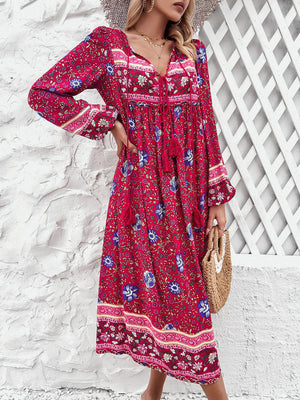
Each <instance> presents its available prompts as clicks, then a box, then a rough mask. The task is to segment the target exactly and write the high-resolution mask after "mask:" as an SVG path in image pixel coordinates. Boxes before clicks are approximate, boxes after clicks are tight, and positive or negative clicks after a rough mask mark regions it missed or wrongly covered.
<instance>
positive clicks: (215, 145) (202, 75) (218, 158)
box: [194, 39, 236, 207]
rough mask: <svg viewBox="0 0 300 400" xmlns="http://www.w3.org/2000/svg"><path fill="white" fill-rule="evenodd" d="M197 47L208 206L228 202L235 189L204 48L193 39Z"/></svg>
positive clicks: (198, 41)
mask: <svg viewBox="0 0 300 400" xmlns="http://www.w3.org/2000/svg"><path fill="white" fill-rule="evenodd" d="M194 41H195V45H196V49H197V63H196V65H197V75H198V83H199V88H200V101H201V105H202V112H203V114H204V116H203V117H204V121H203V125H204V127H203V129H204V135H205V140H206V143H207V151H208V160H209V173H208V199H207V200H208V203H207V204H208V206H209V207H210V206H213V205H220V204H223V203H226V202H228V201H229V200H231V199H232V198H233V196H234V195H235V192H236V189H235V188H234V187H233V186H232V184H231V182H230V180H229V178H228V173H227V169H226V167H225V165H224V161H223V157H222V153H221V150H220V144H219V139H218V134H217V129H216V122H215V116H214V111H213V106H212V98H211V90H210V83H209V73H208V64H207V56H206V48H205V45H204V44H203V42H201V41H200V40H198V39H194Z"/></svg>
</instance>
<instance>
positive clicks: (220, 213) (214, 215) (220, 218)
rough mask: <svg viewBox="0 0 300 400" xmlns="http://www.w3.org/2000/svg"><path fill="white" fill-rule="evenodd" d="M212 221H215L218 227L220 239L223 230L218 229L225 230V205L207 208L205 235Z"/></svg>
mask: <svg viewBox="0 0 300 400" xmlns="http://www.w3.org/2000/svg"><path fill="white" fill-rule="evenodd" d="M214 219H216V220H217V223H218V227H219V229H218V237H221V236H222V235H223V233H224V230H222V229H220V228H225V224H226V222H227V219H226V214H225V203H223V204H220V205H219V206H211V207H208V220H207V228H206V234H208V233H209V231H210V230H211V228H212V223H213V220H214Z"/></svg>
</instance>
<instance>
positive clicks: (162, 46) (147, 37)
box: [133, 28, 166, 75]
mask: <svg viewBox="0 0 300 400" xmlns="http://www.w3.org/2000/svg"><path fill="white" fill-rule="evenodd" d="M133 29H134V30H135V31H136V32H137V33H138V34H139V35H140V36H142V37H143V38H144V40H146V41H147V42H148V43H149V44H150V45H152V46H154V47H161V52H160V54H159V55H158V54H157V53H156V51H155V54H156V55H157V58H158V71H160V59H161V55H162V52H163V49H164V45H165V44H166V41H164V42H163V43H162V44H156V43H153V42H152V40H153V39H152V38H150V37H149V36H147V35H146V34H145V33H142V32H139V31H138V30H137V29H136V28H133ZM151 39H152V40H151ZM160 75H161V74H160Z"/></svg>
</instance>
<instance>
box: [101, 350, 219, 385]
mask: <svg viewBox="0 0 300 400" xmlns="http://www.w3.org/2000/svg"><path fill="white" fill-rule="evenodd" d="M96 353H97V354H105V353H112V354H115V355H122V354H126V355H129V356H130V357H131V358H132V360H133V361H134V362H136V363H138V364H140V365H143V366H144V367H148V368H152V369H156V370H158V371H159V372H162V373H165V374H167V375H168V376H171V377H173V378H175V379H179V380H181V381H183V382H191V383H198V384H200V385H210V384H212V383H215V382H217V380H218V379H219V378H220V376H221V367H219V368H218V369H217V370H216V371H215V373H214V375H216V373H217V376H214V377H212V378H207V379H203V378H202V379H197V378H193V377H192V376H187V374H186V375H185V376H184V375H182V374H176V373H174V372H175V371H173V372H171V371H170V370H169V369H168V368H166V367H165V366H163V361H160V362H161V365H158V364H157V363H155V362H153V361H151V360H150V359H151V358H152V357H147V356H141V355H139V358H137V357H136V355H135V354H134V353H132V352H131V351H130V349H129V348H128V347H125V346H124V345H123V346H122V349H120V350H117V349H113V348H111V347H105V348H103V347H102V348H99V347H98V345H97V347H96ZM155 361H157V359H155ZM205 375H208V374H205ZM210 375H212V374H210ZM202 377H203V374H202Z"/></svg>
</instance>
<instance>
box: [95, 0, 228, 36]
mask: <svg viewBox="0 0 300 400" xmlns="http://www.w3.org/2000/svg"><path fill="white" fill-rule="evenodd" d="M220 2H221V0H195V4H196V10H195V15H194V18H193V21H192V22H193V26H194V28H195V30H198V29H199V28H201V26H202V25H203V23H204V21H205V20H206V19H207V18H208V17H209V16H210V15H211V14H212V13H213V12H214V10H215V9H216V7H217V5H218V4H219V3H220ZM100 3H101V4H102V6H103V11H104V14H105V17H106V19H107V20H108V22H109V25H110V27H112V28H116V29H124V28H125V26H126V19H127V12H128V7H129V4H130V0H100Z"/></svg>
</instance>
